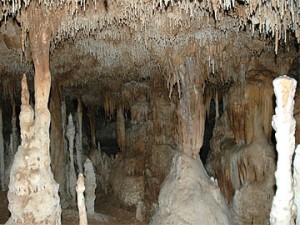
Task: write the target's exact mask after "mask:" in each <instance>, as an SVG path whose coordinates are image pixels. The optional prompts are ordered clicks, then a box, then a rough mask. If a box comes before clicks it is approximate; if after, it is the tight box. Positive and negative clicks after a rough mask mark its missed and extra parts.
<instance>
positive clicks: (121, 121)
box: [117, 107, 126, 152]
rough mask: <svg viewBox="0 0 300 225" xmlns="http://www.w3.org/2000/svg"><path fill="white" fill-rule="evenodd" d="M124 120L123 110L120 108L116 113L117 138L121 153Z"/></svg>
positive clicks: (124, 144) (123, 142)
mask: <svg viewBox="0 0 300 225" xmlns="http://www.w3.org/2000/svg"><path fill="white" fill-rule="evenodd" d="M125 134H126V133H125V118H124V112H123V109H122V108H121V107H120V108H119V109H118V111H117V138H118V144H119V148H120V151H121V152H124V151H125V146H126V137H125Z"/></svg>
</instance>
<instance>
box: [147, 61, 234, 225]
mask: <svg viewBox="0 0 300 225" xmlns="http://www.w3.org/2000/svg"><path fill="white" fill-rule="evenodd" d="M196 71H197V70H196V65H195V62H194V61H193V60H192V59H191V58H186V59H185V64H181V65H180V66H179V76H180V80H181V90H182V92H181V93H179V94H180V100H179V104H178V106H177V107H178V108H177V115H178V123H179V130H178V136H179V137H178V146H179V150H180V151H181V153H177V154H176V155H175V157H174V158H173V163H172V166H171V169H170V172H169V174H168V176H167V177H166V178H165V180H164V183H163V184H162V188H161V191H160V194H159V200H158V203H159V208H158V210H157V212H156V213H155V215H154V217H153V219H152V221H151V223H150V224H152V225H154V224H155V225H162V224H182V225H184V224H186V225H187V224H195V225H196V224H231V219H230V213H229V210H228V208H227V204H226V202H225V200H224V199H223V196H222V195H221V192H220V189H219V187H218V185H217V182H214V179H213V178H212V180H211V179H210V178H209V177H208V175H207V174H206V171H205V169H204V167H203V164H202V162H201V161H200V157H199V150H200V148H201V146H202V143H203V142H202V141H203V134H204V132H203V131H204V110H205V107H204V104H203V93H202V91H201V85H202V80H201V79H199V77H198V76H197V73H196ZM178 85H179V84H178ZM204 199H205V200H204ZM207 202H209V204H207ZM195 208H197V209H199V212H197V213H195V211H194V209H195Z"/></svg>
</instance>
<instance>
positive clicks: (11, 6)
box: [0, 0, 300, 51]
mask: <svg viewBox="0 0 300 225" xmlns="http://www.w3.org/2000/svg"><path fill="white" fill-rule="evenodd" d="M30 2H31V0H2V1H1V2H0V6H1V7H2V13H3V14H4V16H5V18H6V17H7V15H17V14H20V11H21V10H22V8H25V7H29V4H30ZM241 2H243V3H242V4H241ZM39 3H40V4H43V5H45V6H46V9H47V10H53V9H59V10H61V9H63V10H62V13H63V14H65V15H64V16H63V17H62V18H63V19H62V21H61V27H60V28H59V30H58V31H57V34H58V36H64V35H68V36H69V35H70V33H72V34H73V35H76V32H77V31H80V30H83V31H86V33H87V34H89V33H90V32H91V31H94V30H96V29H98V28H99V27H100V28H101V27H104V26H107V25H112V24H124V21H127V22H125V23H126V25H127V26H130V28H131V29H133V30H135V31H143V30H145V31H146V29H148V28H149V27H151V26H153V27H157V28H159V30H160V29H162V28H163V27H165V28H168V27H173V28H177V27H182V28H187V26H189V25H190V24H191V22H194V21H197V20H199V21H201V19H200V17H201V18H202V17H203V16H211V17H213V18H214V19H215V20H217V21H221V20H222V18H223V15H224V13H223V12H224V11H228V12H230V13H233V14H236V15H237V16H238V18H240V23H241V25H246V24H247V21H251V26H252V28H253V31H254V28H256V27H257V28H259V31H260V32H261V33H265V34H267V35H270V36H272V37H274V38H275V42H276V48H275V51H277V43H278V41H279V40H280V39H283V40H284V41H286V38H287V30H290V31H292V32H294V33H295V35H296V38H297V39H298V40H299V38H300V32H299V30H300V25H299V17H300V10H299V1H294V0H265V1H261V0H243V1H236V0H206V1H198V0H194V1H188V0H152V1H149V0H147V1H146V0H138V1H135V0H125V1H124V0H123V1H120V0H118V1H115V2H107V1H98V2H97V0H57V1H54V0H39ZM62 6H64V7H62ZM234 9H235V10H234ZM99 10H101V12H100V11H99ZM103 10H106V11H107V13H103ZM83 11H85V13H84V14H83V13H82V12H83ZM162 12H163V13H162ZM74 15H75V17H74ZM50 16H51V15H50ZM231 26H232V24H228V28H227V29H230V27H231ZM145 35H147V34H146V33H145ZM58 39H59V38H58ZM143 41H144V40H143Z"/></svg>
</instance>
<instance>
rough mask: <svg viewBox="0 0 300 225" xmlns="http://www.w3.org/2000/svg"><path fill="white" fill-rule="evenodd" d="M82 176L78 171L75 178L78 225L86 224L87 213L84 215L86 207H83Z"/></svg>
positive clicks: (83, 187) (83, 188)
mask: <svg viewBox="0 0 300 225" xmlns="http://www.w3.org/2000/svg"><path fill="white" fill-rule="evenodd" d="M84 190H85V186H84V176H83V174H82V173H79V175H78V179H77V186H76V191H77V206H78V211H79V225H87V224H88V221H87V215H86V208H85V201H84V194H83V193H84Z"/></svg>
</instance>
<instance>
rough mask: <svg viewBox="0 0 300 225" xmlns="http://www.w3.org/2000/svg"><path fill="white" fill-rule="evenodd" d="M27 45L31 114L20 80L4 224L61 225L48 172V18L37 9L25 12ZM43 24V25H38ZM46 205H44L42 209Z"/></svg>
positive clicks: (58, 208)
mask: <svg viewBox="0 0 300 225" xmlns="http://www.w3.org/2000/svg"><path fill="white" fill-rule="evenodd" d="M26 15H27V16H28V17H30V18H28V19H30V20H35V22H33V23H29V24H30V28H29V41H30V49H31V55H32V59H33V63H34V69H35V75H34V94H35V107H34V111H33V110H32V108H31V106H30V105H29V92H28V88H27V81H26V76H25V75H24V76H23V79H22V96H21V98H22V105H21V113H20V127H21V139H22V142H21V146H20V147H19V149H18V152H17V153H16V155H15V158H14V162H13V165H12V169H11V174H10V184H9V192H8V200H9V210H10V212H11V217H10V219H9V220H8V222H7V224H20V223H24V224H61V207H60V199H59V196H58V184H57V183H56V182H55V180H54V178H53V174H52V172H51V168H50V162H51V159H50V153H49V147H50V138H49V128H50V121H51V116H50V112H49V110H48V100H49V94H50V88H51V74H50V68H49V54H50V41H51V32H49V27H48V25H49V24H50V23H49V21H47V20H48V19H49V18H48V17H47V15H46V14H45V12H44V11H42V10H40V8H38V7H31V10H29V9H28V13H25V16H26ZM38 21H42V23H38ZM45 202H47V205H45Z"/></svg>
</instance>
